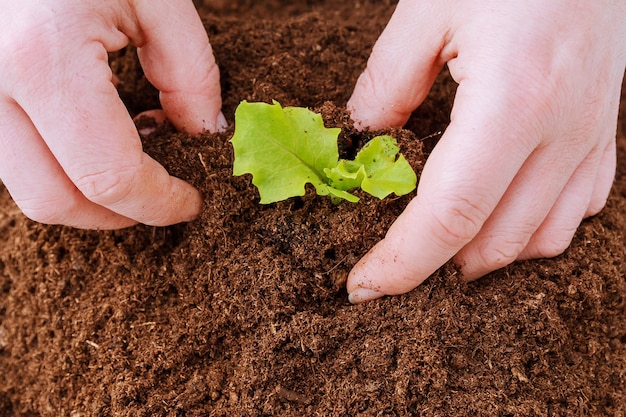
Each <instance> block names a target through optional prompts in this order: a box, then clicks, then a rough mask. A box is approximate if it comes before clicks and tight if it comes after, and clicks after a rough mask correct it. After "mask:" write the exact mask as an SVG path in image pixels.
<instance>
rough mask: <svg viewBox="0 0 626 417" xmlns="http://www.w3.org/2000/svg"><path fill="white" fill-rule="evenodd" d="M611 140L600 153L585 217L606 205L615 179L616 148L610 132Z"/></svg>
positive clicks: (593, 214) (596, 212) (592, 214)
mask: <svg viewBox="0 0 626 417" xmlns="http://www.w3.org/2000/svg"><path fill="white" fill-rule="evenodd" d="M610 137H611V140H610V141H609V144H608V146H607V147H606V149H605V150H604V152H603V154H602V159H601V160H600V168H599V170H598V175H597V177H596V182H595V186H594V187H593V193H592V194H591V199H590V201H589V207H588V208H587V212H586V213H585V217H591V216H595V215H596V214H598V213H600V211H601V210H602V209H603V208H604V206H605V205H606V202H607V200H608V198H609V194H610V192H611V187H612V186H613V181H614V180H615V170H616V168H617V149H616V146H617V145H616V143H615V139H613V138H614V137H615V135H614V134H611V136H610Z"/></svg>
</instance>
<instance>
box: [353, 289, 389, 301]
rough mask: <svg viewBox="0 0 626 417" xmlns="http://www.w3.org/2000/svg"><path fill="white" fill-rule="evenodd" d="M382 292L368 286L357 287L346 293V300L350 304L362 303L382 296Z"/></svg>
mask: <svg viewBox="0 0 626 417" xmlns="http://www.w3.org/2000/svg"><path fill="white" fill-rule="evenodd" d="M384 295H385V294H383V293H382V292H379V291H376V290H372V289H370V288H357V289H356V290H354V291H352V292H351V293H350V294H348V301H350V303H352V304H362V303H366V302H368V301H373V300H376V299H378V298H381V297H383V296H384Z"/></svg>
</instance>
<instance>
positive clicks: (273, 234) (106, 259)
mask: <svg viewBox="0 0 626 417" xmlns="http://www.w3.org/2000/svg"><path fill="white" fill-rule="evenodd" d="M257 3H259V2H254V1H248V0H239V1H230V0H228V1H221V2H220V1H210V2H208V1H207V4H208V5H204V4H198V6H199V8H200V10H201V11H202V15H203V16H204V17H205V19H206V28H207V31H208V33H209V35H210V37H211V41H212V44H213V47H214V50H215V54H216V57H217V60H218V62H219V64H220V67H221V71H222V86H223V96H224V112H225V114H226V116H227V118H228V119H229V122H230V123H231V128H230V129H229V130H228V131H227V132H225V133H221V134H203V135H201V136H200V137H191V136H188V135H185V134H181V133H177V132H175V131H174V130H173V129H172V128H171V127H169V126H167V125H163V126H159V127H158V129H157V130H156V131H155V132H154V133H152V134H151V135H150V136H148V137H145V138H144V145H145V149H146V151H147V152H148V153H149V154H150V155H152V156H153V157H155V158H156V159H157V160H159V161H160V162H162V163H163V164H164V165H165V166H166V167H167V168H168V170H169V171H170V172H171V173H172V174H174V175H177V176H179V177H181V178H184V179H186V180H188V181H190V182H191V183H192V184H194V185H195V186H197V187H198V188H199V189H200V190H201V192H202V193H203V195H204V198H205V207H204V210H203V212H202V214H201V216H200V218H199V219H197V220H196V221H193V222H191V223H189V224H183V225H176V226H172V227H167V228H154V227H147V226H136V227H132V228H129V229H126V230H121V231H111V232H100V231H81V230H74V229H71V228H66V227H61V226H45V225H41V224H36V223H34V222H32V221H29V220H28V219H26V218H25V217H24V216H23V215H22V214H21V213H20V211H19V210H18V209H17V208H16V206H15V205H14V204H13V202H12V201H11V199H10V196H9V195H8V193H7V191H6V190H5V189H4V188H2V187H1V186H0V239H1V240H2V242H4V244H3V245H2V246H1V247H0V369H1V371H0V415H1V416H24V417H36V416H42V417H43V416H72V417H79V416H168V417H169V416H314V415H319V416H406V415H423V416H456V415H493V416H557V415H558V416H581V415H596V416H623V415H625V414H626V281H625V278H626V262H625V249H624V246H625V232H626V216H625V209H626V164H625V163H624V161H626V136H625V134H626V113H625V110H626V108H625V104H624V103H626V100H622V112H621V119H620V124H619V134H618V135H619V136H618V149H619V150H618V152H619V161H620V162H619V164H618V165H619V167H618V174H617V179H616V182H615V186H614V188H613V191H612V194H611V198H610V199H609V202H608V204H607V207H606V208H605V210H604V211H603V212H602V213H601V214H599V215H598V216H595V217H593V218H591V219H588V220H585V221H584V222H583V224H582V225H581V227H580V229H579V231H578V233H577V234H576V236H575V238H574V240H573V242H572V245H571V247H570V248H569V249H568V250H567V251H566V252H565V253H564V254H562V255H560V256H558V257H556V258H554V259H545V260H535V261H528V262H520V263H515V264H513V265H511V266H509V267H507V268H504V269H502V270H500V271H497V272H495V273H492V274H490V275H489V276H488V277H485V278H484V279H481V280H479V281H477V282H474V283H470V284H466V283H463V282H461V281H460V279H459V278H458V275H457V273H456V269H455V268H454V267H453V266H452V265H445V266H444V267H442V268H441V269H440V270H439V271H437V272H436V273H435V274H434V275H433V276H432V277H431V278H429V279H428V280H427V281H426V282H425V283H424V284H423V285H422V286H420V287H419V288H418V289H416V290H414V291H412V292H411V293H409V294H406V295H402V296H397V297H386V298H384V299H382V300H379V301H376V302H372V303H368V304H365V305H358V306H352V305H350V304H349V303H348V302H347V299H346V291H345V289H344V284H345V279H346V276H347V273H348V271H349V270H350V268H351V267H352V266H353V265H354V264H355V262H356V261H357V260H358V259H359V257H361V256H362V255H363V254H364V253H365V252H366V251H367V250H368V249H369V248H370V247H371V246H372V245H374V243H375V242H377V241H378V240H380V239H381V238H382V237H383V236H384V233H385V230H386V229H387V228H388V226H389V225H390V224H391V223H392V222H393V220H394V218H395V217H396V216H397V215H398V214H399V213H400V212H401V211H402V209H403V207H405V205H406V204H407V202H408V201H409V199H410V198H411V197H410V196H406V197H402V198H392V199H387V200H384V201H379V200H376V199H375V198H371V197H368V196H366V195H362V196H361V197H362V200H361V202H360V203H359V204H347V203H344V204H340V205H333V204H331V203H330V201H329V200H328V199H326V198H321V197H315V196H314V195H313V194H312V193H307V195H305V196H304V197H302V198H293V199H290V200H288V201H285V202H281V203H275V204H271V205H266V206H262V205H260V204H258V194H257V191H256V189H255V188H254V187H253V186H251V180H250V178H249V177H248V176H244V177H233V176H232V175H231V172H232V147H231V145H230V143H229V142H228V139H229V138H230V136H231V135H232V123H233V113H234V108H235V107H236V105H237V104H238V103H239V102H240V101H241V100H244V99H246V100H250V101H270V100H272V99H276V100H278V101H280V102H281V103H282V104H283V105H299V106H307V107H310V108H314V109H317V110H318V111H320V112H321V113H322V114H323V116H324V120H325V122H326V124H327V126H338V127H342V128H343V133H342V136H341V144H342V150H343V152H346V153H349V152H353V151H354V149H355V148H356V147H358V146H360V145H362V144H363V142H364V141H366V140H367V139H368V138H369V137H371V135H372V134H373V133H363V134H362V133H358V132H356V131H355V130H354V129H353V127H352V126H351V122H350V120H349V117H348V116H347V115H346V112H345V108H344V105H345V102H346V100H347V98H348V97H349V95H350V93H351V89H352V87H353V85H354V82H355V80H356V77H357V76H358V74H359V73H360V71H362V69H363V68H364V66H365V61H366V59H367V56H368V54H369V51H370V49H371V46H372V44H373V42H374V41H375V39H376V37H377V35H378V34H379V33H380V31H381V30H382V28H383V27H384V25H385V23H386V21H387V19H388V18H389V16H390V14H391V12H392V10H393V3H394V2H392V1H384V0H381V1H367V0H361V1H349V2H346V3H345V4H342V5H340V6H337V5H336V4H335V2H331V1H330V0H328V1H321V0H318V1H313V0H292V1H289V0H273V1H267V2H260V3H262V5H259V4H257ZM111 65H112V68H113V69H114V71H115V72H116V73H117V75H118V76H119V77H120V79H121V84H120V95H121V96H122V98H123V99H124V100H125V101H126V103H127V105H128V108H129V111H130V112H131V113H132V114H136V113H137V112H139V111H142V110H145V109H149V108H154V107H156V106H158V101H157V98H156V94H155V92H154V90H153V89H152V88H151V87H150V86H149V84H148V83H147V82H146V81H145V79H144V78H143V74H142V72H141V69H140V67H139V65H138V63H137V59H136V56H135V53H134V50H133V48H127V49H125V50H123V51H121V52H119V53H116V54H113V55H112V56H111ZM454 91H455V85H454V83H453V82H452V81H451V80H450V79H449V77H448V76H446V74H443V75H442V76H441V77H440V79H439V80H438V81H437V84H436V85H435V87H434V88H433V91H432V93H431V95H430V96H429V98H428V99H427V101H426V103H424V105H422V106H421V107H420V109H419V110H418V111H416V113H415V115H414V116H413V118H412V119H411V121H410V122H409V124H408V125H407V128H406V130H394V131H392V132H391V133H392V134H394V135H395V136H396V137H398V138H399V142H400V146H401V148H402V152H403V153H404V154H405V155H406V156H407V159H408V160H409V161H410V163H411V164H412V165H413V166H414V168H415V169H416V170H417V172H419V171H420V169H421V167H422V165H423V163H424V160H425V159H426V157H427V155H428V151H429V149H432V146H433V145H434V144H435V142H436V139H437V137H438V136H439V134H440V132H441V130H442V129H444V128H445V126H446V124H447V123H448V115H449V111H450V107H451V103H452V100H453V96H454ZM143 122H144V123H145V122H146V121H143Z"/></svg>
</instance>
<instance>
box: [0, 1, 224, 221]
mask: <svg viewBox="0 0 626 417" xmlns="http://www.w3.org/2000/svg"><path fill="white" fill-rule="evenodd" d="M0 8H1V9H2V13H1V14H0V28H1V29H0V74H2V78H0V178H1V179H2V182H3V183H4V185H5V186H6V188H7V189H8V190H9V192H10V194H11V195H12V197H13V199H14V200H15V202H16V203H17V205H18V206H19V207H20V208H21V209H22V211H23V212H24V213H25V214H26V215H27V216H28V217H30V218H31V219H33V220H36V221H39V222H43V223H54V224H64V225H69V226H74V227H78V228H90V229H91V228H93V229H96V228H97V229H115V228H121V227H126V226H130V225H132V224H134V223H137V222H140V223H145V224H149V225H159V226H160V225H168V224H173V223H178V222H181V221H187V220H191V219H192V218H194V217H195V216H196V215H197V214H198V213H199V211H200V208H201V204H202V203H201V201H202V200H201V197H200V194H199V193H198V191H197V190H196V189H194V188H193V187H192V186H191V185H189V184H188V183H186V182H184V181H182V180H180V179H178V178H174V177H171V176H170V175H169V174H168V173H167V171H166V170H165V169H164V168H163V167H162V166H161V165H160V164H159V163H157V162H156V161H155V160H153V159H152V158H150V157H149V156H148V155H146V154H145V153H144V152H143V150H142V146H141V142H140V138H139V134H138V133H137V130H136V128H135V125H134V124H133V122H132V120H131V118H130V116H129V114H128V112H127V111H126V108H125V107H124V105H123V103H122V102H121V100H120V98H119V96H118V94H117V91H116V89H115V87H114V85H113V83H112V74H111V70H110V68H109V66H108V56H107V51H115V50H119V49H121V48H123V47H124V46H126V45H127V44H128V42H129V40H132V41H133V42H134V43H135V45H137V46H138V54H139V58H140V61H141V63H142V64H143V68H144V72H145V74H146V76H147V78H148V79H149V80H150V81H151V83H152V84H153V85H154V86H155V87H156V88H157V89H158V90H159V91H160V99H161V104H162V106H163V110H164V111H165V113H166V115H167V117H168V119H169V120H170V121H171V122H172V123H173V124H174V125H175V126H176V127H177V128H179V129H183V130H185V131H187V132H190V133H198V132H200V131H202V130H205V129H206V130H211V131H214V130H216V129H219V128H220V127H222V126H223V125H224V124H225V121H224V119H223V115H221V113H220V108H221V98H220V86H219V71H218V69H217V66H216V64H215V60H214V58H213V52H212V50H211V47H210V45H209V41H208V38H207V35H206V32H205V30H204V28H203V26H202V22H201V21H200V18H199V17H198V14H197V12H196V10H195V8H194V6H193V3H192V2H191V1H188V0H177V1H171V0H170V1H168V0H150V1H149V0H140V1H130V0H110V1H96V0H57V1H49V2H43V3H42V2H36V1H34V0H24V1H19V2H15V1H8V0H0Z"/></svg>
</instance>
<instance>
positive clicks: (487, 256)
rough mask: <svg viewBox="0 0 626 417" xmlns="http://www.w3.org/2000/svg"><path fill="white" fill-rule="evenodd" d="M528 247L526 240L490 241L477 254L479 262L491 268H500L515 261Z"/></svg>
mask: <svg viewBox="0 0 626 417" xmlns="http://www.w3.org/2000/svg"><path fill="white" fill-rule="evenodd" d="M525 247H526V241H523V240H515V241H507V242H501V241H490V242H489V243H488V244H487V245H485V246H484V247H482V248H479V249H478V251H477V256H478V259H479V262H480V263H481V264H482V265H484V266H486V267H489V268H490V269H493V270H495V269H499V268H502V267H505V266H507V265H509V264H510V263H511V262H513V261H515V259H517V257H518V256H519V254H520V253H522V251H523V250H524V248H525Z"/></svg>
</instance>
